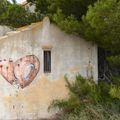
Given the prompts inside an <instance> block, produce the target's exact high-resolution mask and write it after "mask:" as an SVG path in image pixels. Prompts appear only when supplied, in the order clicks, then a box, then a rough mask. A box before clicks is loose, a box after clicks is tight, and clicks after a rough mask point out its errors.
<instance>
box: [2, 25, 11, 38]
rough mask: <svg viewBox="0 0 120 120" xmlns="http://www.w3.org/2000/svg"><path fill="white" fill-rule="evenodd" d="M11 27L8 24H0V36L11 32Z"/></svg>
mask: <svg viewBox="0 0 120 120" xmlns="http://www.w3.org/2000/svg"><path fill="white" fill-rule="evenodd" d="M10 31H11V29H10V28H9V27H7V26H0V36H3V35H5V34H6V33H7V32H10Z"/></svg>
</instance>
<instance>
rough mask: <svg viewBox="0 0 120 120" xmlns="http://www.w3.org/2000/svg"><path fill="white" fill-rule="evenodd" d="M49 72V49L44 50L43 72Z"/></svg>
mask: <svg viewBox="0 0 120 120" xmlns="http://www.w3.org/2000/svg"><path fill="white" fill-rule="evenodd" d="M50 72H51V51H44V73H50Z"/></svg>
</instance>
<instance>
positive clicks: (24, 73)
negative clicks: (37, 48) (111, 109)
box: [0, 55, 40, 88]
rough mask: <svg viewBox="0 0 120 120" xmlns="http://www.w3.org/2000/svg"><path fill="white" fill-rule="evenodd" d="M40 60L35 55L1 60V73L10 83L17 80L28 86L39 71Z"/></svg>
mask: <svg viewBox="0 0 120 120" xmlns="http://www.w3.org/2000/svg"><path fill="white" fill-rule="evenodd" d="M39 68H40V62H39V59H38V58H37V57H36V56H35V55H27V56H25V57H23V58H20V59H18V60H17V61H16V62H15V63H14V62H13V61H12V60H9V61H7V60H1V61H0V73H1V75H2V76H3V77H4V78H5V79H6V80H7V81H8V82H9V83H10V84H13V82H16V83H17V84H19V85H20V86H21V88H24V87H26V86H28V85H29V84H30V83H31V82H32V81H33V80H34V78H35V77H36V75H37V73H38V72H39Z"/></svg>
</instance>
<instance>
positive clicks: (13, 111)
mask: <svg viewBox="0 0 120 120" xmlns="http://www.w3.org/2000/svg"><path fill="white" fill-rule="evenodd" d="M97 61H98V60H97V45H96V44H94V43H90V42H87V41H85V40H83V39H82V38H79V37H77V36H73V35H67V34H66V33H64V32H62V31H61V30H60V29H59V28H58V27H57V26H55V25H54V24H51V23H50V21H49V19H48V18H47V17H46V18H44V20H43V22H38V23H33V24H31V25H29V26H25V27H22V28H19V29H17V31H11V32H8V33H6V35H5V36H2V37H0V73H1V75H0V96H1V97H0V110H1V111H0V119H29V118H30V119H37V118H48V117H50V116H52V115H54V114H55V113H56V112H57V111H51V112H48V110H47V108H48V106H49V105H50V103H51V101H52V100H53V99H62V98H65V97H67V94H68V91H67V88H66V87H65V81H64V75H67V76H68V78H69V80H74V77H75V75H76V74H81V75H82V76H84V77H92V76H93V78H94V80H95V81H96V82H97V79H98V66H97V65H98V64H97Z"/></svg>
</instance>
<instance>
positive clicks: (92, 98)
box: [49, 75, 120, 120]
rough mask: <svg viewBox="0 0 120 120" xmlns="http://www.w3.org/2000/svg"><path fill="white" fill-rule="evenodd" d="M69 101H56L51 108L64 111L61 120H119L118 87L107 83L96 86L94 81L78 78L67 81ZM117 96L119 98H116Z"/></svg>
mask: <svg viewBox="0 0 120 120" xmlns="http://www.w3.org/2000/svg"><path fill="white" fill-rule="evenodd" d="M66 87H67V88H68V89H69V97H68V99H62V100H54V101H53V102H52V103H51V105H50V106H49V110H50V109H52V108H59V109H60V110H62V111H63V113H64V114H63V116H60V120H119V117H120V98H119V97H118V95H117V92H116V91H115V90H116V86H114V89H115V90H113V85H111V84H108V83H107V82H99V84H96V83H95V82H94V81H93V80H92V79H86V78H83V77H81V76H80V75H78V76H76V80H75V81H74V82H70V81H69V80H68V79H66ZM116 96H117V97H116Z"/></svg>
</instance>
